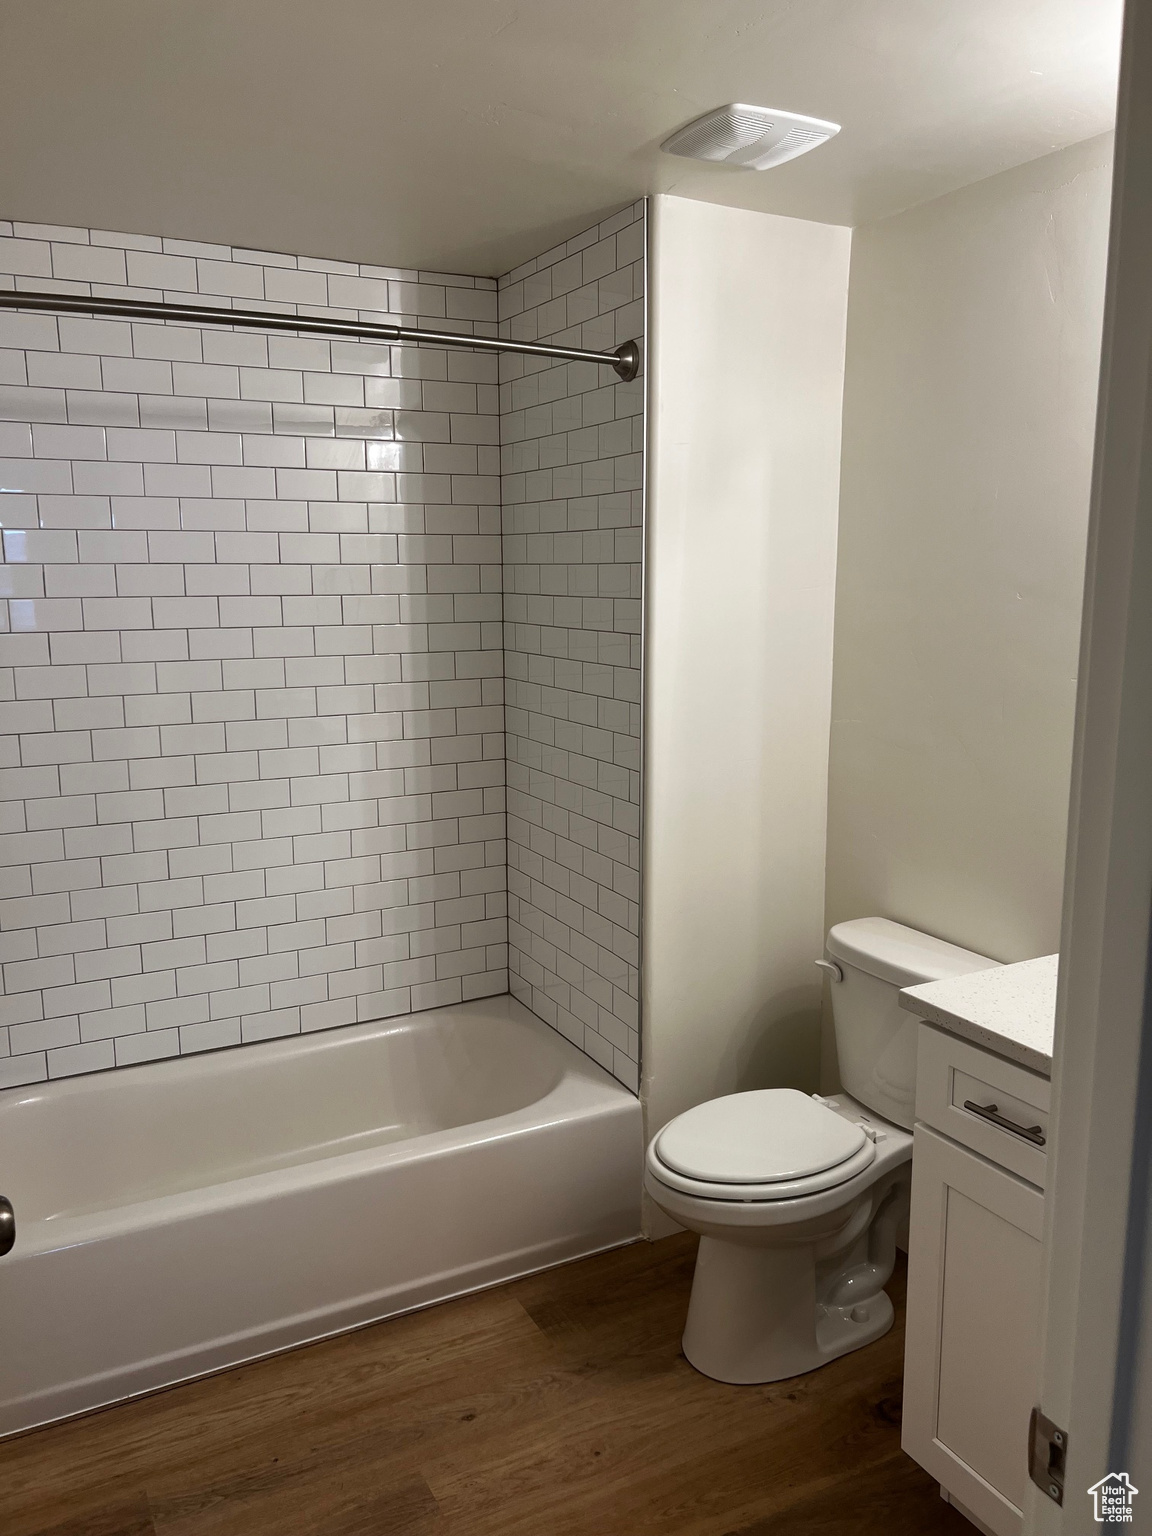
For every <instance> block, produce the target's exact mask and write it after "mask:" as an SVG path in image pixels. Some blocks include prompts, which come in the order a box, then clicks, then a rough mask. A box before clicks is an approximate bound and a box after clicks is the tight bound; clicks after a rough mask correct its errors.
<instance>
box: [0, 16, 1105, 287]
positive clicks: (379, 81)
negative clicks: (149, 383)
mask: <svg viewBox="0 0 1152 1536" xmlns="http://www.w3.org/2000/svg"><path fill="white" fill-rule="evenodd" d="M1120 10H1121V0H100V3H98V4H97V3H94V0H0V144H2V145H3V152H2V153H0V217H7V218H16V219H25V220H30V221H42V222H52V223H62V224H79V225H95V226H100V227H103V228H114V229H124V230H132V231H144V232H148V233H160V234H166V235H175V236H182V237H184V238H187V239H199V240H213V241H222V242H225V243H229V244H237V245H249V246H256V247H259V248H263V249H267V250H284V251H294V252H301V253H306V254H310V255H315V256H332V257H342V258H345V259H349V260H359V261H368V262H378V263H382V264H395V265H402V266H413V267H415V266H421V267H425V268H437V269H440V270H450V271H465V272H474V273H488V274H492V275H496V274H499V273H501V272H503V271H506V270H508V269H509V268H510V267H512V266H514V265H515V264H516V263H517V262H519V261H522V260H524V259H525V258H527V257H529V256H531V255H534V254H536V253H538V252H539V251H541V250H543V249H544V248H546V247H547V246H549V245H551V244H554V243H555V242H556V241H558V240H559V239H562V238H565V237H567V236H568V235H571V234H573V233H575V232H576V231H577V230H579V229H581V228H583V227H584V226H586V225H587V224H589V223H590V222H592V221H593V219H595V218H596V217H597V216H598V215H601V214H603V213H605V212H607V211H609V210H612V209H614V208H617V207H619V206H620V205H621V204H622V203H624V202H626V201H628V200H629V199H631V198H633V197H635V196H637V195H639V194H641V193H645V192H650V191H673V192H676V193H679V194H681V195H684V196H687V197H694V198H701V199H706V200H710V201H715V202H724V203H732V204H735V205H737V206H741V207H747V208H759V209H765V210H769V211H772V212H776V213H783V214H791V215H794V216H797V217H800V218H806V219H820V220H824V221H827V222H831V223H838V224H857V223H860V222H863V221H865V220H868V219H873V218H877V217H881V216H883V215H886V214H889V213H894V212H896V211H898V210H900V209H902V208H906V207H909V206H911V205H912V204H914V203H918V202H922V201H924V200H925V199H927V198H931V197H936V196H939V195H940V194H942V193H944V192H947V191H950V190H952V189H953V188H955V187H958V186H963V185H965V184H967V183H968V182H972V181H977V180H979V179H981V178H982V177H985V176H989V175H992V174H993V173H995V172H996V171H999V170H1003V169H1005V168H1007V167H1009V166H1012V165H1017V164H1020V163H1021V162H1022V161H1025V160H1030V159H1033V158H1035V157H1036V156H1038V155H1042V154H1045V153H1047V152H1049V151H1051V150H1053V149H1058V148H1060V147H1062V146H1063V145H1065V144H1070V143H1073V142H1075V141H1076V140H1079V139H1085V138H1088V137H1090V136H1091V135H1093V134H1096V133H1100V132H1102V131H1103V130H1105V129H1106V128H1108V127H1110V126H1111V122H1112V115H1113V99H1114V94H1115V74H1116V57H1117V53H1118V39H1119V27H1120ZM729 101H746V102H754V103H758V104H761V105H765V106H771V107H780V108H784V109H787V110H790V111H797V112H806V113H810V114H812V115H814V116H817V117H825V118H832V119H834V120H835V121H837V122H839V123H842V124H843V132H842V133H841V134H839V136H838V137H837V138H835V139H834V140H832V141H831V143H829V144H827V145H825V146H823V147H822V148H820V149H818V150H816V151H814V152H813V153H812V154H810V155H806V156H803V157H802V158H800V159H799V160H795V161H793V162H792V163H791V164H789V165H785V166H781V167H780V168H778V169H776V170H772V171H766V172H755V171H742V170H737V169H734V168H731V167H726V166H705V165H694V164H692V163H691V162H688V161H684V160H678V159H673V158H671V157H669V156H667V155H662V154H661V153H660V151H659V143H660V141H661V139H663V138H664V137H665V136H666V135H667V134H668V133H670V132H671V131H672V130H673V129H674V128H677V127H679V126H680V125H681V124H683V123H685V122H687V121H688V120H689V119H691V118H693V117H695V116H697V115H698V114H699V113H701V112H703V111H705V110H707V109H708V108H710V107H714V106H718V105H720V104H721V103H724V102H729Z"/></svg>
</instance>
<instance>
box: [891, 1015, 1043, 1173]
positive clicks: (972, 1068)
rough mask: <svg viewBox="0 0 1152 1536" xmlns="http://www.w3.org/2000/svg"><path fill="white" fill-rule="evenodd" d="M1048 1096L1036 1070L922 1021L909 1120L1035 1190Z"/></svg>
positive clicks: (1041, 1169)
mask: <svg viewBox="0 0 1152 1536" xmlns="http://www.w3.org/2000/svg"><path fill="white" fill-rule="evenodd" d="M1051 1093H1052V1085H1051V1083H1050V1082H1049V1081H1048V1079H1047V1078H1046V1077H1041V1076H1040V1074H1039V1073H1038V1072H1030V1071H1029V1070H1028V1068H1027V1067H1021V1066H1018V1065H1017V1064H1016V1062H1014V1061H1005V1060H1004V1058H1003V1057H1001V1056H995V1055H993V1053H992V1052H991V1051H985V1050H982V1049H981V1048H980V1047H979V1046H977V1045H972V1044H970V1043H969V1041H967V1040H960V1039H957V1037H956V1036H955V1035H950V1034H949V1033H948V1031H947V1030H944V1029H937V1028H936V1026H935V1025H934V1024H926V1023H923V1022H922V1023H921V1025H920V1032H919V1041H918V1044H917V1055H916V1119H917V1120H918V1121H921V1122H922V1123H923V1124H925V1125H930V1126H933V1127H935V1129H936V1130H938V1131H942V1132H943V1133H944V1135H945V1136H949V1137H951V1139H952V1140H953V1141H958V1142H959V1143H960V1144H961V1146H965V1147H971V1148H972V1150H973V1151H974V1152H979V1153H980V1155H981V1156H982V1157H986V1158H988V1159H989V1160H990V1161H991V1162H993V1163H997V1164H998V1165H999V1166H1000V1167H1001V1168H1007V1169H1009V1170H1011V1172H1012V1173H1015V1174H1018V1175H1019V1177H1020V1178H1022V1179H1027V1180H1028V1182H1029V1183H1030V1184H1035V1185H1037V1186H1038V1187H1039V1188H1040V1189H1043V1188H1044V1184H1045V1179H1046V1176H1047V1169H1048V1146H1047V1144H1048V1117H1049V1106H1050V1104H1051ZM1004 1122H1007V1124H1005V1123H1004ZM1013 1127H1016V1129H1013ZM1029 1132H1031V1133H1032V1134H1031V1135H1029V1134H1026V1133H1029Z"/></svg>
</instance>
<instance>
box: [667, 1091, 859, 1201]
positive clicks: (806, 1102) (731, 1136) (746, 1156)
mask: <svg viewBox="0 0 1152 1536" xmlns="http://www.w3.org/2000/svg"><path fill="white" fill-rule="evenodd" d="M875 1156H876V1146H875V1142H874V1141H873V1140H872V1139H871V1137H870V1136H869V1135H868V1134H867V1132H866V1131H865V1130H864V1129H863V1127H862V1126H860V1125H859V1124H858V1123H856V1122H855V1121H854V1120H851V1119H849V1118H847V1117H846V1116H845V1115H840V1114H837V1113H836V1112H835V1110H832V1109H829V1108H828V1107H827V1105H825V1104H823V1103H821V1102H820V1101H819V1100H817V1099H812V1098H809V1097H808V1096H807V1095H806V1094H803V1093H800V1092H798V1091H797V1090H796V1089H794V1088H764V1089H759V1090H756V1091H753V1092H751V1093H733V1094H727V1095H725V1096H724V1097H723V1098H719V1099H712V1100H710V1101H709V1102H707V1103H705V1104H698V1105H696V1107H695V1108H694V1109H690V1110H687V1111H685V1113H684V1114H682V1115H678V1116H677V1117H676V1118H675V1119H674V1120H671V1121H669V1123H668V1124H667V1125H666V1126H665V1127H664V1129H663V1130H662V1131H661V1132H660V1133H659V1134H658V1135H657V1136H656V1137H655V1138H654V1139H653V1141H652V1143H651V1145H650V1147H649V1149H648V1167H649V1171H650V1172H651V1174H652V1176H653V1177H654V1178H656V1179H658V1180H659V1182H660V1183H661V1184H664V1185H666V1186H668V1187H669V1188H671V1189H678V1190H681V1191H682V1192H683V1193H685V1194H690V1195H697V1196H699V1197H701V1198H703V1199H711V1200H730V1201H740V1202H741V1203H746V1202H751V1201H766V1200H792V1199H796V1198H798V1197H800V1196H803V1195H811V1194H817V1193H819V1192H820V1191H822V1190H825V1189H831V1188H834V1187H835V1186H836V1185H838V1184H844V1183H846V1182H847V1181H848V1180H849V1179H852V1178H855V1176H856V1175H857V1174H858V1173H861V1172H863V1170H864V1169H865V1168H867V1167H868V1166H869V1165H870V1164H871V1163H872V1162H873V1160H874V1159H875Z"/></svg>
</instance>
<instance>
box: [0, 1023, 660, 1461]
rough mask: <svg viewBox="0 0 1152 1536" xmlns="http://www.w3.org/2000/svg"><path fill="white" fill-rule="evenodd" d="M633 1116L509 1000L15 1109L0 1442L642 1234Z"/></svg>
mask: <svg viewBox="0 0 1152 1536" xmlns="http://www.w3.org/2000/svg"><path fill="white" fill-rule="evenodd" d="M642 1170H643V1134H642V1130H641V1120H640V1105H639V1102H638V1101H637V1100H636V1099H635V1098H634V1097H633V1096H632V1095H631V1094H630V1093H629V1092H628V1091H627V1090H626V1089H624V1088H622V1087H621V1086H620V1085H619V1084H618V1083H616V1082H615V1081H614V1080H613V1079H612V1078H610V1077H609V1076H608V1075H607V1073H605V1072H602V1071H601V1070H600V1068H599V1067H597V1066H596V1065H595V1063H593V1062H592V1061H590V1060H589V1059H588V1058H587V1057H586V1056H583V1055H582V1054H581V1053H580V1052H579V1051H577V1050H575V1049H574V1048H573V1047H572V1046H570V1045H569V1044H568V1043H567V1041H565V1040H564V1039H562V1038H561V1037H560V1036H559V1035H557V1034H556V1033H555V1032H554V1031H552V1030H550V1029H549V1028H548V1027H547V1026H546V1025H544V1024H541V1023H540V1021H539V1020H538V1019H536V1018H534V1017H533V1015H532V1014H530V1013H529V1012H528V1010H527V1009H526V1008H523V1007H522V1006H521V1005H520V1004H519V1003H517V1002H515V1001H514V1000H513V999H512V998H509V997H498V998H492V999H488V1000H485V1001H483V1002H476V1003H466V1004H464V1005H463V1006H460V1007H452V1008H442V1009H437V1010H435V1011H433V1012H430V1013H422V1014H412V1015H409V1016H407V1017H405V1018H402V1019H393V1020H389V1021H388V1022H386V1023H383V1024H359V1025H353V1026H350V1027H349V1028H346V1029H338V1030H331V1031H327V1032H325V1033H321V1034H316V1035H307V1036H303V1037H295V1038H293V1039H291V1040H277V1041H271V1042H269V1043H267V1044H262V1045H252V1046H246V1047H244V1048H242V1049H240V1050H233V1051H223V1052H218V1053H215V1054H213V1055H207V1056H196V1057H192V1058H184V1059H183V1060H175V1061H164V1062H154V1063H149V1064H147V1065H144V1066H138V1067H129V1068H126V1069H124V1070H123V1071H119V1072H110V1073H104V1074H97V1075H94V1076H90V1077H81V1078H73V1079H70V1080H67V1081H63V1082H55V1083H48V1084H42V1085H37V1086H35V1087H30V1088H15V1089H10V1090H8V1091H7V1092H6V1093H4V1094H0V1193H3V1194H5V1195H7V1196H8V1198H9V1199H10V1200H11V1201H12V1204H13V1206H14V1207H15V1211H16V1244H15V1247H14V1248H13V1249H12V1251H11V1253H9V1254H8V1256H7V1257H5V1258H0V1434H11V1433H13V1432H14V1431H16V1430H21V1429H27V1428H29V1427H31V1426H32V1425H35V1424H42V1423H45V1422H47V1421H49V1420H52V1419H58V1418H62V1417H64V1416H66V1415H68V1414H72V1413H78V1412H82V1411H84V1410H86V1409H90V1408H95V1407H98V1406H100V1405H102V1404H106V1403H111V1402H116V1401H118V1400H120V1399H122V1398H125V1397H130V1396H132V1395H134V1394H136V1393H139V1392H147V1391H150V1390H152V1389H154V1388H156V1387H161V1386H165V1385H168V1384H170V1383H172V1382H176V1381H182V1380H185V1379H186V1378H188V1377H191V1376H197V1375H200V1374H202V1373H204V1372H206V1371H213V1370H218V1369H220V1368H221V1367H223V1366H228V1365H235V1364H237V1363H238V1362H240V1361H242V1360H250V1359H252V1358H254V1357H255V1356H258V1355H263V1354H267V1353H269V1352H271V1351H273V1350H278V1349H284V1348H286V1347H288V1346H290V1345H294V1344H301V1343H303V1342H305V1341H307V1340H309V1339H317V1338H321V1337H323V1336H324V1335H326V1334H331V1333H335V1332H337V1331H339V1330H341V1329H345V1328H353V1327H356V1326H358V1325H359V1324H363V1323H367V1322H371V1321H373V1320H375V1319H377V1318H382V1317H388V1316H390V1315H392V1314H394V1313H397V1312H403V1311H406V1310H409V1309H411V1308H413V1307H419V1306H424V1305H426V1304H427V1303H429V1302H434V1301H442V1300H444V1299H445V1298H446V1297H449V1296H456V1295H459V1294H460V1293H461V1292H464V1291H469V1290H474V1289H476V1288H477V1287H479V1286H484V1285H492V1284H494V1283H496V1282H498V1281H501V1280H507V1279H510V1278H512V1277H513V1276H515V1275H520V1274H524V1273H526V1272H528V1271H531V1270H534V1269H541V1268H543V1267H545V1266H547V1265H549V1264H556V1263H559V1262H561V1261H562V1260H565V1259H572V1258H576V1257H578V1256H580V1255H582V1254H587V1253H593V1252H595V1251H597V1250H599V1249H602V1248H608V1247H612V1246H614V1245H616V1244H619V1243H626V1242H628V1241H630V1240H632V1239H633V1238H635V1237H637V1236H638V1235H639V1232H640V1188H641V1179H642Z"/></svg>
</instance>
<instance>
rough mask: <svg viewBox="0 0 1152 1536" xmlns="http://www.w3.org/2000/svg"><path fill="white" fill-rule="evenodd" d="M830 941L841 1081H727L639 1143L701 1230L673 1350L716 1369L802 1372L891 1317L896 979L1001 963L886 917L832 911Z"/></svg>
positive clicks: (902, 1113) (897, 1230)
mask: <svg viewBox="0 0 1152 1536" xmlns="http://www.w3.org/2000/svg"><path fill="white" fill-rule="evenodd" d="M826 953H827V958H826V959H825V960H820V961H817V962H816V963H817V964H818V965H819V966H821V968H822V969H824V970H825V971H827V972H828V973H829V975H830V976H831V979H832V1017H833V1023H834V1026H835V1032H836V1047H837V1054H838V1057H839V1064H840V1078H841V1081H842V1082H843V1084H844V1091H843V1092H842V1093H837V1094H835V1095H833V1096H831V1097H828V1098H821V1097H819V1096H817V1095H811V1096H809V1095H808V1094H804V1093H801V1092H800V1091H799V1090H797V1089H795V1088H761V1089H756V1090H753V1091H751V1092H748V1093H732V1094H727V1095H726V1096H725V1097H723V1098H718V1099H711V1100H709V1101H708V1102H707V1103H704V1104H698V1105H696V1107H695V1108H694V1109H689V1110H687V1111H685V1113H684V1114H682V1115H677V1116H676V1118H675V1119H674V1120H670V1121H669V1122H668V1124H667V1125H665V1126H664V1127H663V1128H662V1129H661V1130H660V1131H659V1132H658V1133H657V1134H656V1135H655V1136H654V1137H653V1138H652V1141H651V1142H650V1144H649V1147H648V1152H647V1157H646V1162H645V1171H644V1184H645V1188H646V1189H647V1191H648V1194H649V1195H650V1196H651V1198H652V1199H653V1200H654V1201H655V1202H656V1204H657V1205H658V1206H659V1207H660V1209H661V1210H663V1211H665V1212H666V1213H667V1214H668V1215H669V1216H671V1217H672V1218H673V1219H674V1220H675V1221H678V1222H679V1223H680V1225H681V1226H684V1227H687V1228H689V1230H691V1231H693V1232H698V1233H699V1234H700V1248H699V1252H698V1254H697V1258H696V1274H695V1278H694V1279H693V1282H692V1297H691V1300H690V1301H689V1304H688V1319H687V1323H686V1324H685V1328H684V1354H685V1355H686V1356H687V1358H688V1360H689V1361H690V1362H691V1364H692V1365H694V1366H695V1367H696V1369H697V1370H698V1371H701V1372H702V1373H703V1374H704V1375H705V1376H711V1377H713V1378H714V1379H715V1380H717V1381H727V1382H737V1383H745V1382H765V1381H780V1380H782V1379H784V1378H785V1377H788V1376H798V1375H800V1374H802V1373H803V1372H804V1371H812V1370H815V1369H816V1367H817V1366H820V1365H825V1364H827V1362H828V1361H829V1360H834V1359H836V1357H837V1356H838V1355H843V1354H847V1353H848V1351H849V1350H852V1349H859V1348H861V1346H863V1345H865V1344H870V1343H871V1342H872V1341H873V1340H874V1339H878V1338H880V1337H881V1336H882V1335H883V1334H885V1333H887V1331H888V1329H889V1328H891V1326H892V1318H893V1313H892V1303H891V1302H890V1301H889V1299H888V1297H887V1295H886V1294H885V1292H884V1286H885V1285H886V1284H887V1282H888V1279H889V1277H890V1276H891V1274H892V1269H893V1265H894V1264H895V1260H896V1243H897V1238H898V1236H899V1235H900V1234H901V1232H902V1231H903V1230H904V1228H905V1226H906V1223H907V1216H908V1192H909V1187H910V1183H911V1171H912V1134H911V1132H912V1120H913V1110H914V1101H915V1094H916V1030H917V1027H918V1021H917V1019H916V1018H915V1017H914V1016H913V1015H912V1014H909V1013H907V1012H905V1011H904V1010H902V1009H901V1008H900V1006H899V1003H898V1000H897V993H898V992H899V991H900V989H901V988H902V987H910V986H915V985H917V984H918V983H920V982H926V981H942V980H943V979H944V978H945V977H947V976H960V975H964V974H965V973H966V972H970V971H982V970H988V969H990V968H991V967H992V966H994V965H996V964H997V962H996V961H995V960H989V959H988V958H987V957H986V956H984V955H978V954H974V953H973V952H972V951H971V950H967V949H959V948H957V947H956V945H954V944H947V943H945V942H944V941H943V940H941V939H935V938H932V937H930V936H929V935H928V934H924V933H918V932H917V931H916V930H915V929H914V928H906V927H904V926H903V924H901V923H894V922H890V921H889V920H888V919H887V918H882V917H863V918H857V919H855V920H854V921H852V922H846V923H839V924H837V925H836V927H834V928H832V929H831V930H830V931H829V934H828V940H827V949H826Z"/></svg>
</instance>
